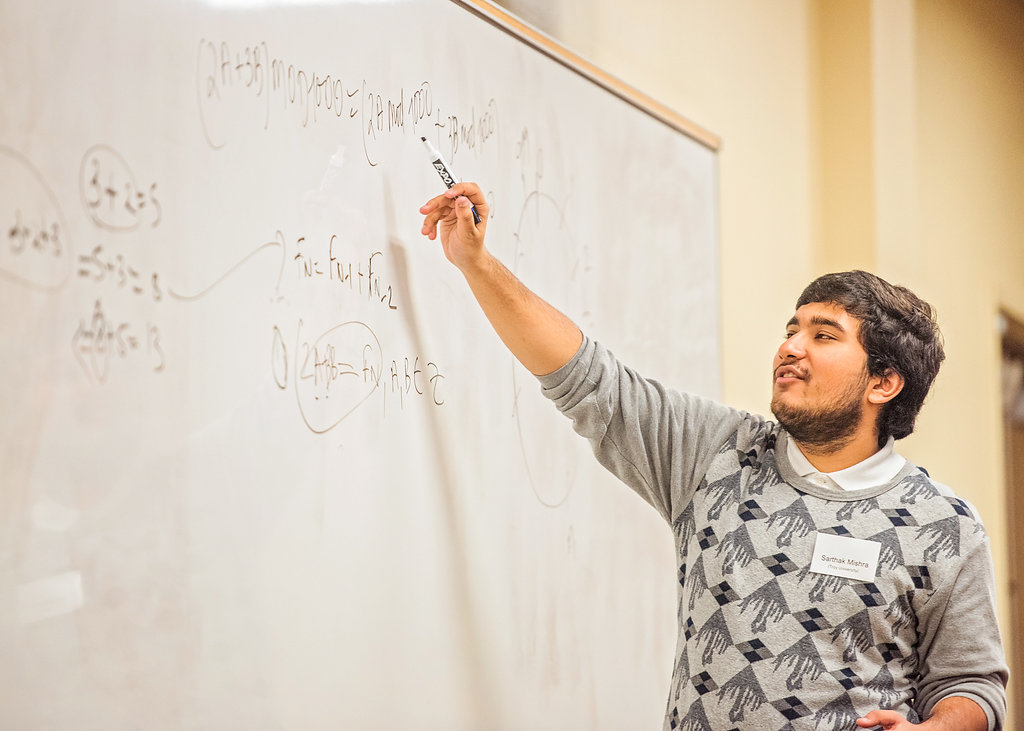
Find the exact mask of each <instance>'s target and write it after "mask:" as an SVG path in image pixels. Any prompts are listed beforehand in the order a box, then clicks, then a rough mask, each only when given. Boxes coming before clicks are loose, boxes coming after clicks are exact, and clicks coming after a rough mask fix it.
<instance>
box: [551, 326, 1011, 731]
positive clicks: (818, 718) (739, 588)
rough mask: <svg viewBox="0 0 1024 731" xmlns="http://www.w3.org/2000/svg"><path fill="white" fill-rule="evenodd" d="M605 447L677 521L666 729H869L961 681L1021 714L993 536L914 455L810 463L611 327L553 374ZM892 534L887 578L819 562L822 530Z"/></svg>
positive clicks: (554, 387)
mask: <svg viewBox="0 0 1024 731" xmlns="http://www.w3.org/2000/svg"><path fill="white" fill-rule="evenodd" d="M540 380H541V385H542V387H543V390H544V393H545V395H547V396H548V397H549V398H551V399H552V400H553V401H554V403H555V404H556V406H557V407H558V409H559V410H560V411H562V412H563V413H564V414H565V415H566V416H568V417H569V418H570V419H572V421H573V426H574V429H575V430H576V431H577V432H578V433H580V434H581V435H583V436H584V437H586V438H587V439H589V440H590V442H591V444H592V446H593V449H594V452H595V454H596V455H597V458H598V460H599V461H600V462H601V463H602V464H603V465H604V466H605V467H607V468H608V469H609V470H610V471H611V472H612V473H614V474H615V475H616V476H617V477H619V478H620V479H621V480H622V481H624V482H625V483H626V484H628V485H629V486H630V487H632V488H633V489H634V490H636V492H637V493H639V494H640V496H641V497H643V498H644V499H645V500H646V501H647V502H649V503H650V504H651V505H652V506H653V507H654V508H655V509H656V510H657V511H658V512H659V513H660V514H661V515H662V517H663V518H665V520H666V521H667V522H668V523H669V525H670V526H671V528H672V531H673V533H674V534H675V543H676V551H677V554H678V566H679V573H678V579H679V609H678V616H679V636H678V640H677V646H676V661H675V667H674V669H673V673H672V682H671V688H670V692H669V699H668V708H667V712H666V717H665V724H664V729H665V730H666V731H668V730H675V729H682V730H683V731H726V730H729V729H752V730H753V729H756V731H768V730H769V729H829V730H831V731H838V730H839V729H843V730H847V729H855V728H857V726H856V724H855V723H854V721H855V720H856V719H857V718H859V717H861V716H863V715H864V714H866V713H868V712H869V711H871V710H874V709H877V708H883V709H894V710H897V711H899V712H901V713H903V714H905V715H906V716H907V717H908V718H910V720H912V721H917V720H919V719H921V718H927V716H928V715H929V714H930V712H931V710H932V708H933V707H934V705H935V704H936V703H937V702H938V701H939V700H941V699H943V698H945V697H947V696H951V695H960V696H966V697H968V698H971V699H972V700H974V701H976V702H977V703H978V704H979V705H981V707H982V708H983V709H984V710H985V713H986V714H987V715H988V719H989V728H990V729H1000V728H1001V727H1002V723H1003V718H1004V715H1005V706H1006V699H1005V691H1004V688H1005V685H1006V678H1007V668H1006V664H1005V660H1004V657H1003V651H1002V646H1001V643H1000V638H999V631H998V627H997V623H996V615H995V606H994V604H995V602H994V598H993V597H994V581H993V572H992V567H991V559H990V555H989V548H988V540H987V538H986V536H985V532H984V529H983V527H982V525H981V523H980V521H979V520H978V519H977V518H976V517H975V515H974V513H973V511H972V510H971V509H970V506H969V505H968V504H966V503H965V502H964V501H962V500H960V499H958V498H957V497H956V496H955V495H954V494H953V492H952V491H951V490H950V489H949V488H948V487H946V486H944V485H941V484H939V483H937V482H935V481H934V480H932V479H930V478H929V477H928V475H927V474H926V473H925V472H924V471H922V470H921V469H919V468H918V467H916V466H914V465H912V464H910V463H909V462H908V463H907V465H906V466H905V467H904V469H903V470H901V471H900V473H899V474H898V475H897V476H896V477H895V478H894V479H893V480H891V481H890V482H888V483H886V484H884V485H878V486H877V487H875V488H870V489H864V490H856V491H849V492H844V491H841V490H830V489H828V488H822V487H819V486H816V485H815V484H812V483H811V482H809V481H807V480H805V479H802V478H800V477H798V476H797V475H796V473H795V471H794V470H793V468H792V467H791V466H790V465H789V463H788V461H787V459H786V449H785V445H786V442H785V440H787V439H788V436H787V434H786V432H785V430H784V429H782V428H781V427H779V426H778V425H776V424H775V423H773V422H770V421H766V420H764V419H762V418H760V417H757V416H752V415H750V414H747V413H745V412H739V411H736V410H733V409H729V408H727V407H725V406H722V405H720V404H717V403H714V402H712V401H708V400H706V399H702V398H699V397H695V396H692V395H687V394H682V393H679V392H676V391H672V390H669V389H666V388H664V387H662V386H661V385H660V384H658V383H657V382H655V381H651V380H647V379H644V378H642V377H640V376H639V375H637V374H636V373H634V372H633V371H631V370H630V369H628V368H626V367H625V366H623V365H622V364H620V363H619V362H618V361H616V360H615V358H614V356H612V354H611V353H610V352H609V351H608V350H606V349H605V348H603V347H602V346H600V345H599V344H597V343H596V342H594V341H591V340H589V339H585V340H584V343H583V346H582V347H581V348H580V351H579V352H578V353H577V354H576V356H575V357H574V358H573V360H572V361H570V362H569V363H568V364H566V365H565V366H564V367H563V368H561V369H560V370H558V371H556V372H555V373H552V374H550V375H548V376H544V377H542V378H541V379H540ZM819 533H820V534H826V535H834V536H842V537H852V538H858V539H864V540H868V541H873V542H877V543H878V544H880V549H879V558H878V565H877V570H876V572H875V577H874V580H872V581H868V580H861V581H858V580H854V579H851V578H848V577H844V576H835V575H827V574H822V573H814V572H811V571H810V564H811V560H812V554H813V552H814V546H815V540H816V538H817V534H819Z"/></svg>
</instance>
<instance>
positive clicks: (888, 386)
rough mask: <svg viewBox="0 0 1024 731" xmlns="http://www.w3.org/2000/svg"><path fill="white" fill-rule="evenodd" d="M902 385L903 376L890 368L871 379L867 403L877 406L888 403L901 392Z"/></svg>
mask: <svg viewBox="0 0 1024 731" xmlns="http://www.w3.org/2000/svg"><path fill="white" fill-rule="evenodd" d="M903 384H904V381H903V376H901V375H900V374H899V373H897V372H896V371H894V370H893V369H892V368H890V369H889V370H887V371H886V372H885V373H883V374H882V375H880V376H875V377H873V378H872V379H871V390H869V391H868V402H869V403H872V404H879V405H881V404H886V403H889V402H890V401H892V400H893V399H894V398H896V397H897V396H898V395H899V393H900V391H902V390H903Z"/></svg>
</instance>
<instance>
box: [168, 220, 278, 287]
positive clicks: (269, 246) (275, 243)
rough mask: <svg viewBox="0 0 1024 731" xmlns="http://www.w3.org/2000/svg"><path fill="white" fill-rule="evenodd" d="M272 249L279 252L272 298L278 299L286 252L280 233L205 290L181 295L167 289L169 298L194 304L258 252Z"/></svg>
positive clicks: (246, 256) (276, 233) (254, 250)
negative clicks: (279, 256)
mask: <svg viewBox="0 0 1024 731" xmlns="http://www.w3.org/2000/svg"><path fill="white" fill-rule="evenodd" d="M274 247H278V248H279V249H280V250H281V265H280V267H278V270H277V282H276V283H275V284H274V298H275V299H277V298H279V297H280V294H279V291H280V289H281V277H282V276H284V266H285V254H286V250H285V249H286V246H285V241H284V234H283V233H281V232H280V231H277V232H275V234H274V240H273V241H268V242H267V243H265V244H261V245H260V246H257V247H256V248H255V249H253V250H252V251H250V252H249V253H248V254H246V255H245V257H243V258H242V260H241V261H240V262H238V263H237V264H235V265H234V266H232V267H231V268H230V269H228V270H227V271H226V272H224V274H222V275H221V276H220V277H219V278H217V279H216V280H215V281H214V282H213V283H212V284H210V285H209V286H208V287H206V288H205V289H201V290H199V291H198V292H196V293H194V294H181V293H180V292H177V291H175V290H173V289H169V290H168V294H169V295H170V296H171V297H173V298H174V299H176V300H179V301H181V302H194V301H195V300H197V299H200V298H201V297H203V296H205V295H206V294H208V293H209V292H210V290H212V289H214V288H215V287H216V286H217V285H219V284H221V283H222V282H223V281H224V280H226V279H227V278H228V277H230V276H231V275H232V274H234V273H235V272H236V271H238V270H239V269H240V268H241V267H242V265H243V264H245V263H246V262H247V261H249V260H250V259H252V258H254V257H255V256H256V255H258V254H259V253H260V252H262V251H265V250H267V249H272V248H274Z"/></svg>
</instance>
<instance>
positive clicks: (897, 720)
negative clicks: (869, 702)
mask: <svg viewBox="0 0 1024 731" xmlns="http://www.w3.org/2000/svg"><path fill="white" fill-rule="evenodd" d="M857 725H858V726H860V727H861V728H881V729H883V731H905V730H907V729H913V728H920V726H919V725H918V724H916V723H911V722H910V721H908V720H907V719H906V717H905V716H904V715H903V714H902V713H897V712H896V711H872V712H871V713H869V714H868V715H866V716H864V718H858V719H857Z"/></svg>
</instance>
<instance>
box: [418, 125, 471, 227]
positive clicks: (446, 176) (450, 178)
mask: <svg viewBox="0 0 1024 731" xmlns="http://www.w3.org/2000/svg"><path fill="white" fill-rule="evenodd" d="M420 139H421V140H423V144H424V145H426V146H427V152H428V153H430V164H431V165H433V166H434V170H436V171H437V174H438V175H440V176H441V180H443V181H444V184H445V185H446V186H447V187H449V188H451V187H452V186H453V185H455V184H456V183H458V182H459V179H458V178H456V177H455V175H454V174H453V173H452V169H451V168H450V167H448V163H446V162H445V161H444V158H443V157H441V153H440V152H438V151H437V148H436V147H434V146H433V145H432V144H430V140H428V139H427V138H426V137H420ZM473 223H480V214H479V213H477V212H476V206H473Z"/></svg>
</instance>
